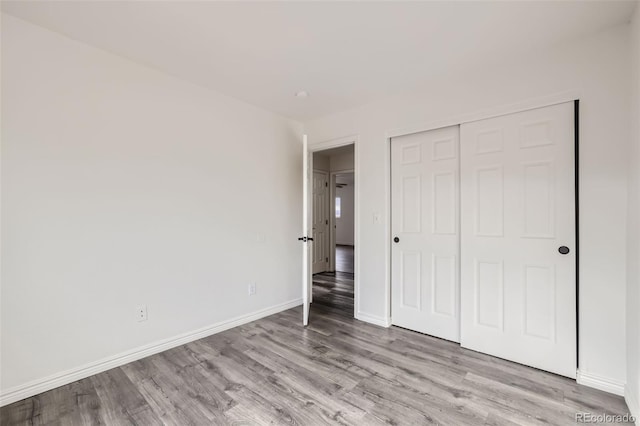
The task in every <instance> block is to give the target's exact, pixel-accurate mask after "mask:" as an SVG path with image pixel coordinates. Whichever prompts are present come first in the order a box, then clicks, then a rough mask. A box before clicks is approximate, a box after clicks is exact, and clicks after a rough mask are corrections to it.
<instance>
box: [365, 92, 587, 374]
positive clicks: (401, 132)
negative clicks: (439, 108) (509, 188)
mask: <svg viewBox="0 0 640 426" xmlns="http://www.w3.org/2000/svg"><path fill="white" fill-rule="evenodd" d="M581 97H582V93H581V92H580V91H568V92H563V93H559V94H555V95H550V96H544V97H539V98H533V99H529V100H523V101H521V102H517V103H512V104H506V105H501V106H497V107H494V108H490V109H486V110H482V111H478V112H474V113H468V114H460V115H457V116H451V117H449V118H444V119H440V120H436V121H431V122H426V123H425V124H421V125H416V126H413V127H406V128H399V129H394V130H389V131H387V132H386V133H385V141H384V143H385V157H386V158H385V204H386V212H385V213H386V214H385V221H384V228H385V235H386V237H387V244H385V301H384V308H385V312H384V318H383V321H380V323H381V324H380V325H385V326H387V327H390V326H391V322H392V315H393V313H392V312H391V246H392V244H393V235H391V232H392V228H391V214H392V204H391V140H392V139H393V138H395V137H399V136H405V135H410V134H412V133H419V132H425V131H429V130H435V129H439V128H442V127H450V126H456V125H462V124H464V123H468V122H471V121H479V120H484V119H488V118H494V117H499V116H502V115H508V114H513V113H518V112H523V111H528V110H531V109H536V108H543V107H547V106H552V105H557V104H561V103H566V102H574V108H575V114H574V126H575V151H574V155H575V158H574V161H575V186H576V188H575V214H576V218H575V224H576V232H575V233H576V241H575V252H576V360H577V366H576V368H577V369H579V366H580V356H579V355H580V335H581V333H580V267H579V265H580V244H579V242H580V234H579V218H580V214H579V212H580V203H579V194H580V192H579V182H580V181H579V163H580V162H579V158H580V157H579V135H580V123H579V102H580V99H581ZM375 216H376V214H375V213H374V222H375Z"/></svg>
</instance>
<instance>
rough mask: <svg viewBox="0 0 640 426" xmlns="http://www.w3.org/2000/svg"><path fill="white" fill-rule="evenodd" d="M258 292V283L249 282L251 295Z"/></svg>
mask: <svg viewBox="0 0 640 426" xmlns="http://www.w3.org/2000/svg"><path fill="white" fill-rule="evenodd" d="M254 294H256V283H251V284H249V296H253V295H254Z"/></svg>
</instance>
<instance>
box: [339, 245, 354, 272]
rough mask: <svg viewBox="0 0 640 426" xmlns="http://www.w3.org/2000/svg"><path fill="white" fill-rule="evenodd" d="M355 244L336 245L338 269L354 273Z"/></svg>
mask: <svg viewBox="0 0 640 426" xmlns="http://www.w3.org/2000/svg"><path fill="white" fill-rule="evenodd" d="M353 252H354V248H353V246H338V245H337V246H336V271H338V272H347V273H350V274H353V272H354V270H353V262H354V260H353Z"/></svg>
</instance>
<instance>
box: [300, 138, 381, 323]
mask: <svg viewBox="0 0 640 426" xmlns="http://www.w3.org/2000/svg"><path fill="white" fill-rule="evenodd" d="M345 145H353V178H354V184H353V187H354V188H353V204H354V206H353V210H354V211H353V215H354V224H353V228H354V237H353V239H354V244H355V246H354V247H355V249H354V253H353V272H354V278H353V279H354V281H353V316H354V318H356V319H361V320H363V321H367V320H366V319H365V318H364V317H363V315H362V314H361V313H360V275H361V274H360V249H359V248H360V247H362V245H361V243H360V176H359V174H360V153H359V135H357V134H355V135H347V136H343V137H340V138H335V139H329V140H325V141H318V142H309V145H308V148H307V149H308V151H309V152H310V153H314V152H318V151H325V150H327V149H331V148H338V147H341V146H345ZM334 209H335V207H334ZM331 216H333V215H330V217H331ZM334 264H335V262H334ZM364 316H365V317H366V315H364ZM367 322H369V321H367Z"/></svg>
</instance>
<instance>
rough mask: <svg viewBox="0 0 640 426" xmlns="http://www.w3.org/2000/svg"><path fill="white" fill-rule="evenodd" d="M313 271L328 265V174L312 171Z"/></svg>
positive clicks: (326, 267) (322, 270)
mask: <svg viewBox="0 0 640 426" xmlns="http://www.w3.org/2000/svg"><path fill="white" fill-rule="evenodd" d="M312 231H313V245H312V248H313V256H312V259H313V273H314V274H317V273H319V272H325V271H327V270H328V266H329V174H328V173H327V172H323V171H318V170H314V171H313V229H312Z"/></svg>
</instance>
